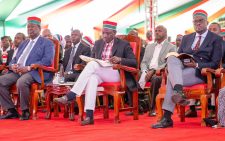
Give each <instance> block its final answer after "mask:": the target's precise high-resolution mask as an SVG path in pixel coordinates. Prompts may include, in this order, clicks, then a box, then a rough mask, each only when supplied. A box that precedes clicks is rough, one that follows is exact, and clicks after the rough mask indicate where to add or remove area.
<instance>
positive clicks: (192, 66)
mask: <svg viewBox="0 0 225 141" xmlns="http://www.w3.org/2000/svg"><path fill="white" fill-rule="evenodd" d="M193 25H194V29H195V31H196V32H195V33H192V34H189V35H186V36H184V37H183V39H182V42H181V46H180V48H179V50H178V53H187V54H191V55H193V57H194V60H193V59H189V60H180V59H178V58H176V57H174V56H170V57H168V59H167V66H168V76H167V86H166V95H165V99H164V102H163V110H164V115H163V117H162V119H161V120H160V121H159V122H158V123H156V124H153V125H152V128H154V129H155V128H167V127H173V120H172V119H171V116H172V114H173V111H174V108H175V104H179V105H182V106H186V105H188V104H189V101H188V100H186V99H185V95H184V93H183V86H191V85H195V84H199V83H203V82H204V81H205V80H206V79H205V77H203V76H202V75H201V69H202V68H212V69H216V68H218V67H219V62H220V60H221V57H222V44H221V42H222V38H221V37H220V36H218V35H216V34H214V33H212V32H211V31H208V30H207V25H208V21H207V13H206V12H205V11H204V10H196V11H195V12H194V13H193Z"/></svg>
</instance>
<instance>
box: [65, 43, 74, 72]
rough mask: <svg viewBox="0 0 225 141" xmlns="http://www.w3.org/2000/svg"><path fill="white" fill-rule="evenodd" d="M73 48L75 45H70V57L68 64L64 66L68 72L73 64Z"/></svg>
mask: <svg viewBox="0 0 225 141" xmlns="http://www.w3.org/2000/svg"><path fill="white" fill-rule="evenodd" d="M75 48H76V47H72V50H71V53H70V59H69V61H68V64H67V66H66V72H69V71H71V70H72V65H73V57H74V53H75Z"/></svg>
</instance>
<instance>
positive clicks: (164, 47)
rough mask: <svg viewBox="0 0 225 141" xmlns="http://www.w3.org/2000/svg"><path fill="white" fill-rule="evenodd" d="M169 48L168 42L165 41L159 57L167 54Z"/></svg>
mask: <svg viewBox="0 0 225 141" xmlns="http://www.w3.org/2000/svg"><path fill="white" fill-rule="evenodd" d="M167 46H168V43H167V41H164V43H163V44H162V49H161V50H160V53H159V56H162V55H163V53H164V52H165V50H166V48H167Z"/></svg>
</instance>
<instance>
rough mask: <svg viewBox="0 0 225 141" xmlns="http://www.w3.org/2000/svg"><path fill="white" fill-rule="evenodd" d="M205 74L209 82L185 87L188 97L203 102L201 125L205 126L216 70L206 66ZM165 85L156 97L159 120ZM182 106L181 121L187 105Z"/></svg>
mask: <svg viewBox="0 0 225 141" xmlns="http://www.w3.org/2000/svg"><path fill="white" fill-rule="evenodd" d="M201 73H202V75H203V76H206V77H207V83H201V84H196V85H193V86H188V87H184V92H185V95H186V97H187V99H200V102H201V109H202V111H201V125H202V126H205V122H204V120H203V119H204V118H206V116H207V110H208V98H210V97H211V92H212V90H213V78H212V74H213V73H215V70H213V69H209V68H204V69H202V71H201ZM165 90H166V88H165V87H162V91H163V93H161V94H159V95H158V96H157V98H156V105H157V113H158V120H160V119H161V117H162V115H163V111H162V102H163V100H164V96H165ZM179 107H180V110H179V111H180V120H181V122H184V121H185V107H184V106H179Z"/></svg>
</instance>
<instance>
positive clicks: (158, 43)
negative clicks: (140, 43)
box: [155, 39, 166, 45]
mask: <svg viewBox="0 0 225 141" xmlns="http://www.w3.org/2000/svg"><path fill="white" fill-rule="evenodd" d="M165 40H166V39H165ZM165 40H163V41H162V42H161V43H158V42H155V43H156V45H163V44H164V42H165Z"/></svg>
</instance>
